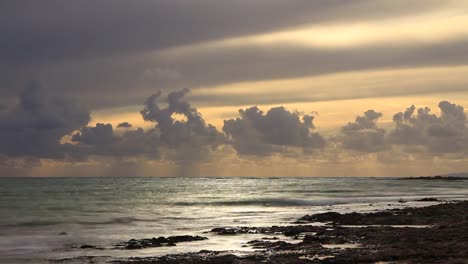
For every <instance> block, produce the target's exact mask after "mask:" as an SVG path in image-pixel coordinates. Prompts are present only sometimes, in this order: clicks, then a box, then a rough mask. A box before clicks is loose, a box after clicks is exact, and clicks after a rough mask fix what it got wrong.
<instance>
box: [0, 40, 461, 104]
mask: <svg viewBox="0 0 468 264" xmlns="http://www.w3.org/2000/svg"><path fill="white" fill-rule="evenodd" d="M467 47H468V42H467V41H463V40H461V41H455V42H451V43H436V44H427V45H390V44H389V45H382V46H373V47H366V48H363V47H360V48H359V47H356V48H354V49H350V50H342V49H327V50H325V51H324V50H320V49H312V48H310V49H309V48H304V47H291V46H275V47H271V48H260V47H254V46H248V47H238V48H226V49H215V50H211V51H207V52H202V51H196V52H194V53H190V54H184V56H181V57H180V58H179V57H160V56H157V55H156V56H155V57H153V56H148V54H143V55H141V56H135V57H132V58H109V59H105V60H97V61H92V62H86V63H84V62H83V63H74V64H60V65H56V66H50V65H49V66H42V67H40V69H35V70H34V68H32V69H31V68H29V69H28V67H26V69H25V68H23V67H14V66H9V67H3V68H2V67H1V66H0V70H2V71H3V72H4V73H5V74H2V75H0V83H3V84H4V85H3V87H4V89H3V90H2V94H3V95H4V96H5V97H8V96H14V94H15V93H16V91H17V89H18V87H20V86H22V85H23V80H24V79H25V78H28V79H29V78H31V77H30V76H32V77H33V78H38V77H41V80H45V81H46V82H47V83H48V84H50V87H49V89H50V90H51V91H54V92H57V93H67V94H70V95H72V96H74V97H76V98H77V100H80V101H82V102H86V104H89V105H90V106H91V107H93V109H96V108H108V107H118V106H126V105H136V104H139V103H140V102H141V101H143V100H144V99H145V98H146V97H147V95H148V94H149V93H151V92H152V91H154V89H158V90H165V91H167V90H170V89H173V87H192V88H193V89H194V91H196V89H197V87H200V86H209V85H219V84H223V83H230V82H240V81H255V80H273V79H281V78H295V77H304V76H315V75H320V74H328V73H337V72H347V71H360V70H378V69H388V68H392V69H397V68H411V67H427V66H447V65H452V66H453V65H465V64H466V62H467V61H468V48H467ZM357 58H358V59H357ZM318 61H320V63H317V62H318ZM158 65H160V66H161V67H163V66H165V65H169V66H167V68H170V69H173V71H176V70H177V71H178V72H181V73H183V75H181V78H180V79H171V80H168V79H166V80H154V81H151V80H149V79H148V78H146V77H144V75H145V72H146V71H147V70H148V69H149V68H152V67H156V66H158ZM220 65H223V67H220ZM163 68H164V67H163ZM25 76H26V77H25ZM142 76H143V77H144V78H143V77H142ZM70 80H73V82H70ZM400 85H401V86H404V88H405V89H378V88H376V89H372V90H369V89H363V90H359V89H355V91H354V92H353V93H352V94H348V95H346V94H343V93H341V92H334V91H333V90H331V91H327V92H326V93H310V94H301V95H297V94H294V93H292V94H290V95H287V96H281V97H279V98H278V97H274V96H273V95H268V94H266V95H262V96H245V95H243V94H241V95H238V94H230V93H226V94H225V95H203V96H201V95H197V93H196V92H194V94H193V95H191V101H192V102H193V103H194V104H197V105H239V104H264V103H265V104H267V103H275V104H281V103H286V102H294V101H322V100H340V99H350V98H365V97H374V96H398V95H407V94H409V93H410V94H423V93H435V92H450V91H467V86H466V85H458V84H457V85H450V86H449V87H446V88H444V89H443V90H442V89H441V88H440V86H433V85H431V84H428V85H427V86H424V87H413V86H411V84H405V83H401V84H400ZM97 87H98V88H97ZM338 88H341V89H342V88H343V87H338ZM129 89H132V93H129V92H128V91H129ZM252 92H255V90H253V91H252ZM109 93H112V95H113V96H112V97H109V96H108V94H109Z"/></svg>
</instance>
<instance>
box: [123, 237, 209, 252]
mask: <svg viewBox="0 0 468 264" xmlns="http://www.w3.org/2000/svg"><path fill="white" fill-rule="evenodd" d="M206 239H208V238H207V237H202V236H189V235H184V236H170V237H167V238H166V237H158V238H156V237H153V238H144V239H138V240H137V239H130V240H129V241H127V242H122V243H119V244H117V245H115V248H116V249H142V248H150V247H163V246H168V247H174V246H177V244H176V243H182V242H191V241H201V240H206Z"/></svg>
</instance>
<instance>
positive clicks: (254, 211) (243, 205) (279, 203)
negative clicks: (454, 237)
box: [0, 177, 468, 263]
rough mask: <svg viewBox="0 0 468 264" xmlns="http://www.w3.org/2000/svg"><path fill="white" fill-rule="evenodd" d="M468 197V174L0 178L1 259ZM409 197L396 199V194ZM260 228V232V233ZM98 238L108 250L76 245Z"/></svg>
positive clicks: (62, 254)
mask: <svg viewBox="0 0 468 264" xmlns="http://www.w3.org/2000/svg"><path fill="white" fill-rule="evenodd" d="M425 197H435V198H439V199H448V200H454V199H468V180H460V181H439V180H401V179H396V178H352V177H343V178H287V177H284V178H195V177H193V178H190V177H173V178H156V177H154V178H135V177H126V178H112V177H107V178H104V177H102V178H71V177H70V178H0V263H47V262H48V261H49V260H54V259H64V258H75V257H80V256H113V257H116V258H126V257H132V256H157V255H162V254H172V253H184V252H197V251H199V250H202V249H207V250H232V251H234V252H236V253H238V254H242V253H243V252H246V251H249V250H251V249H249V248H248V247H242V246H243V245H245V243H246V242H247V241H249V240H253V239H255V238H256V236H255V235H240V236H216V235H213V234H210V233H206V231H209V230H210V229H211V228H214V227H222V226H271V225H287V224H291V223H292V222H293V221H295V220H297V219H298V218H299V217H301V216H303V215H305V214H313V213H320V212H326V211H338V212H352V211H359V212H362V211H375V210H382V209H386V208H393V207H401V206H422V205H427V204H428V203H427V202H415V200H418V199H420V198H425ZM402 200H403V201H409V202H407V203H400V202H398V201H402ZM171 235H202V236H207V237H208V238H209V240H205V241H199V242H189V243H180V244H178V245H177V247H161V248H149V249H142V250H116V249H110V248H112V246H113V245H115V244H117V243H119V242H122V241H127V240H129V239H132V238H135V239H141V238H151V237H158V236H171ZM259 236H260V235H259ZM84 244H88V245H95V246H100V247H104V248H108V249H105V250H95V249H80V248H79V247H80V246H81V245H84Z"/></svg>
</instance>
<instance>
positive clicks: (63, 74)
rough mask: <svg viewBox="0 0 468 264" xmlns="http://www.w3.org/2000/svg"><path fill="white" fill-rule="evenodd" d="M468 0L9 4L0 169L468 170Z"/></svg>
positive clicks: (86, 172)
mask: <svg viewBox="0 0 468 264" xmlns="http://www.w3.org/2000/svg"><path fill="white" fill-rule="evenodd" d="M467 25H468V1H466V0H446V1H440V0H425V1H420V0H391V1H390V0H314V1H310V0H289V1H282V0H239V1H220V0H197V1H185V0H151V1H150V0H139V1H127V0H125V1H124V0H100V1H91V0H82V1H59V0H42V1H36V0H6V1H1V3H0V32H1V38H0V176H311V177H313V176H343V177H345V176H418V175H435V174H445V173H452V172H468V162H467V161H468V157H467V156H468V127H467V118H466V114H467V113H466V110H465V108H464V107H468V27H467Z"/></svg>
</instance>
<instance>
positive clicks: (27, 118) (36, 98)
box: [0, 82, 90, 158]
mask: <svg viewBox="0 0 468 264" xmlns="http://www.w3.org/2000/svg"><path fill="white" fill-rule="evenodd" d="M89 120H90V112H89V110H88V109H86V108H85V107H83V106H80V105H77V104H75V103H74V102H72V101H70V100H67V99H65V98H62V97H60V96H49V95H47V94H46V93H44V91H43V89H41V87H40V84H39V83H37V82H34V83H32V84H30V85H29V86H28V87H27V88H26V89H24V90H23V91H22V92H21V94H20V96H19V98H18V103H17V104H15V105H14V106H12V107H11V108H8V109H4V110H2V111H0V154H4V155H8V156H33V157H39V158H59V157H63V146H62V144H61V143H60V140H61V139H62V137H63V136H65V135H67V134H70V133H71V132H72V131H74V130H77V129H79V128H81V127H83V126H85V125H86V124H87V123H88V122H89Z"/></svg>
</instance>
